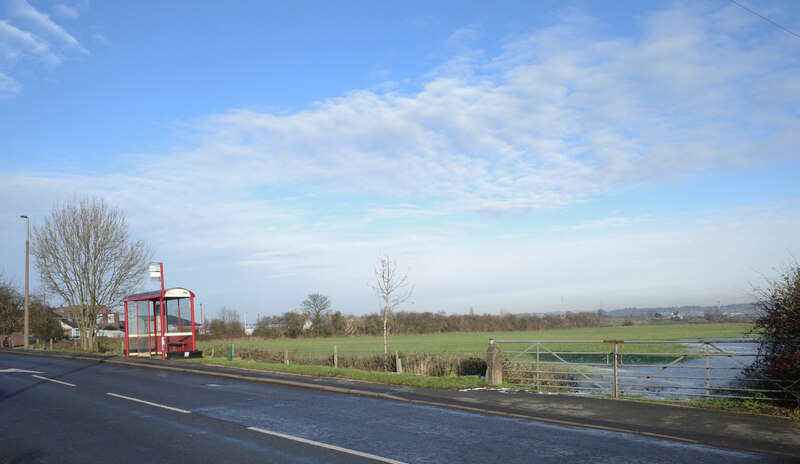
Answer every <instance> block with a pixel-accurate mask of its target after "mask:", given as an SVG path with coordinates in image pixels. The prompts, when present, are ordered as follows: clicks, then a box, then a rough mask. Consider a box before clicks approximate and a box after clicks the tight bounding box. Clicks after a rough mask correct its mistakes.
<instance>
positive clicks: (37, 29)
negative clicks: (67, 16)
mask: <svg viewBox="0 0 800 464" xmlns="http://www.w3.org/2000/svg"><path fill="white" fill-rule="evenodd" d="M62 6H63V5H57V9H60V10H61V11H62V12H67V11H68V10H64V8H60V7H62ZM69 11H74V10H69ZM6 13H7V15H8V19H0V56H2V57H3V58H5V59H4V60H3V62H2V64H0V98H14V97H15V96H17V95H18V94H19V93H20V92H21V91H22V88H23V86H22V84H21V83H20V82H19V81H18V80H17V79H15V78H14V77H12V76H11V74H12V73H14V72H15V70H16V68H17V66H18V65H19V64H20V62H30V63H33V64H34V65H44V66H45V67H48V68H53V67H56V66H58V65H60V64H61V63H62V62H63V61H64V59H66V58H68V57H74V56H84V55H87V54H88V53H89V52H88V51H87V50H86V49H85V48H83V47H82V46H81V45H80V43H79V42H78V40H77V39H76V38H75V37H74V36H73V35H72V34H70V33H69V32H67V31H66V30H65V29H64V28H62V27H61V26H59V25H58V24H56V23H55V22H54V21H53V20H52V19H51V18H50V16H49V15H47V14H45V13H42V12H40V11H39V10H37V9H35V8H34V7H32V6H31V5H30V4H29V3H28V2H26V1H25V0H10V1H9V2H7V3H6ZM76 14H77V12H76ZM74 19H77V16H75V18H74Z"/></svg>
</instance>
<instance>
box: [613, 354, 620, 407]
mask: <svg viewBox="0 0 800 464" xmlns="http://www.w3.org/2000/svg"><path fill="white" fill-rule="evenodd" d="M618 354H619V345H618V344H616V343H614V398H619V387H618V385H619V375H618V372H617V359H618Z"/></svg>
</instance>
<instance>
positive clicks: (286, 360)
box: [283, 350, 289, 364]
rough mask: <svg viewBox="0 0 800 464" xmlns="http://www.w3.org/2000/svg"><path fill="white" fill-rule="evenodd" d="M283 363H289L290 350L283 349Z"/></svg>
mask: <svg viewBox="0 0 800 464" xmlns="http://www.w3.org/2000/svg"><path fill="white" fill-rule="evenodd" d="M283 363H284V364H289V350H283Z"/></svg>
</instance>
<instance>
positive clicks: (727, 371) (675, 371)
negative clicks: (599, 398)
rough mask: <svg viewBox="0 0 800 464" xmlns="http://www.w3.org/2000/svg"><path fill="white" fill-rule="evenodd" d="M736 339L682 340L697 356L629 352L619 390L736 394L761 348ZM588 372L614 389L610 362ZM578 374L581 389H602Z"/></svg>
mask: <svg viewBox="0 0 800 464" xmlns="http://www.w3.org/2000/svg"><path fill="white" fill-rule="evenodd" d="M736 340H738V339H736ZM736 340H733V339H732V340H731V341H730V342H718V343H717V342H714V343H710V344H705V343H703V342H697V341H692V340H685V341H681V344H683V345H684V346H685V347H686V348H687V349H688V350H690V351H691V352H692V354H694V355H695V356H687V357H682V356H680V355H673V356H655V355H648V356H647V357H646V358H644V357H637V356H629V355H625V356H623V357H622V361H621V363H620V364H619V365H618V367H617V378H618V391H619V393H620V395H631V394H634V395H642V394H644V395H648V396H658V397H670V396H705V395H707V394H711V395H731V394H736V393H735V390H734V391H731V390H730V389H731V388H746V385H745V384H743V383H742V380H741V379H742V374H743V372H744V369H745V368H746V367H748V366H750V365H751V364H752V363H753V361H755V359H756V357H755V354H756V352H757V348H758V342H757V341H753V340H748V341H736ZM706 352H707V353H708V356H706V355H705V354H706ZM585 373H586V374H587V375H588V376H589V377H590V378H591V379H592V380H593V381H594V382H596V383H597V384H599V385H601V386H602V387H603V388H605V389H606V390H607V391H609V392H611V391H613V381H614V375H613V366H611V365H610V364H609V365H608V366H592V368H590V369H589V372H585ZM577 377H578V378H577V380H578V382H579V387H581V388H579V390H582V389H585V388H599V387H598V385H596V384H595V383H592V382H590V381H589V380H587V379H586V378H584V377H582V376H577Z"/></svg>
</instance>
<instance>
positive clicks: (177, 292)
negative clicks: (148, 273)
mask: <svg viewBox="0 0 800 464" xmlns="http://www.w3.org/2000/svg"><path fill="white" fill-rule="evenodd" d="M194 296H195V295H194V293H192V292H191V291H189V290H187V289H185V288H181V287H175V288H168V289H166V290H164V291H163V292H162V291H161V290H153V291H151V292H142V293H134V294H133V295H128V296H126V297H125V298H123V299H122V301H123V302H128V301H154V300H160V299H162V298H163V299H165V300H171V299H176V298H190V297H191V298H194Z"/></svg>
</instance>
